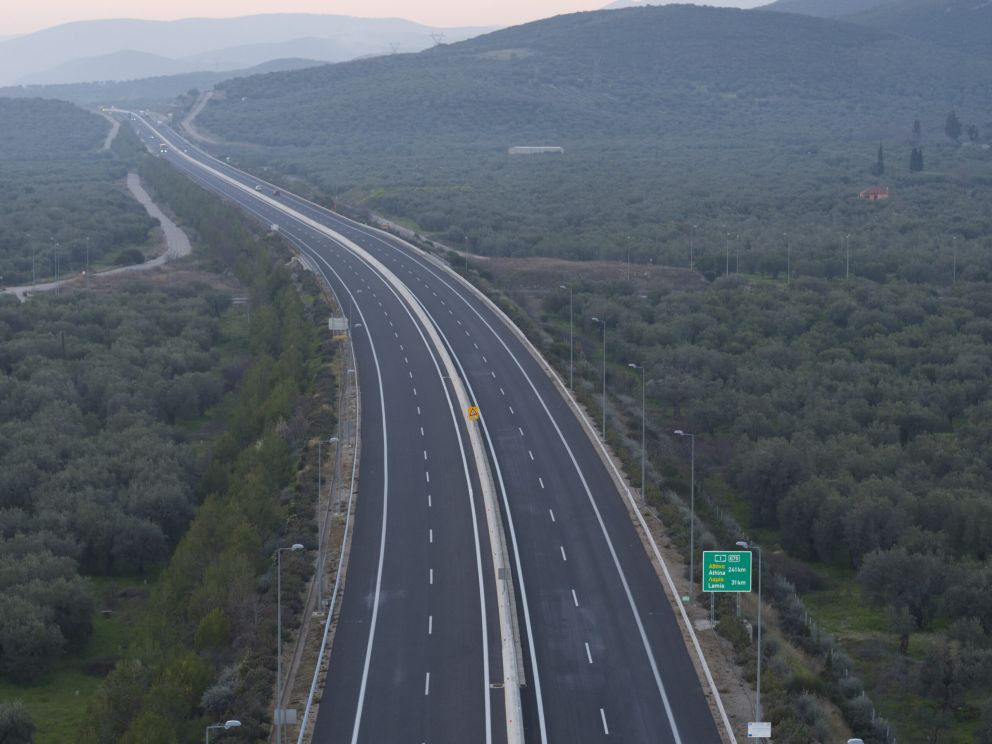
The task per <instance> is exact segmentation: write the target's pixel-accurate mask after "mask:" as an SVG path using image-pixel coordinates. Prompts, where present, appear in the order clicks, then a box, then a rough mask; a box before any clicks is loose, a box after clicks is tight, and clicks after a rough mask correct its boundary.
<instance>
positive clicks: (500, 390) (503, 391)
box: [493, 375, 506, 395]
mask: <svg viewBox="0 0 992 744" xmlns="http://www.w3.org/2000/svg"><path fill="white" fill-rule="evenodd" d="M495 376H496V375H493V377H495ZM499 394H500V395H506V391H505V390H504V389H503V388H500V389H499Z"/></svg>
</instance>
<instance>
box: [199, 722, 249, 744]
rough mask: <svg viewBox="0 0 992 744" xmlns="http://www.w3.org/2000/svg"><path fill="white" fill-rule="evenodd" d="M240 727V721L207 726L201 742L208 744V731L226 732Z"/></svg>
mask: <svg viewBox="0 0 992 744" xmlns="http://www.w3.org/2000/svg"><path fill="white" fill-rule="evenodd" d="M240 726H241V721H234V720H231V721H225V722H224V723H215V724H213V725H211V726H207V731H206V734H204V738H203V741H204V742H205V744H210V729H224V730H225V731H227V730H228V729H232V728H239V727H240Z"/></svg>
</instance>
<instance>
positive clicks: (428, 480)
mask: <svg viewBox="0 0 992 744" xmlns="http://www.w3.org/2000/svg"><path fill="white" fill-rule="evenodd" d="M424 475H426V476H427V482H428V483H430V482H431V471H430V470H426V471H424Z"/></svg>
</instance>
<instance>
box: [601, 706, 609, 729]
mask: <svg viewBox="0 0 992 744" xmlns="http://www.w3.org/2000/svg"><path fill="white" fill-rule="evenodd" d="M599 717H600V718H602V719H603V733H604V734H606V735H607V736H609V735H610V727H609V726H607V725H606V712H605V711H604V710H603V709H602V708H600V709H599Z"/></svg>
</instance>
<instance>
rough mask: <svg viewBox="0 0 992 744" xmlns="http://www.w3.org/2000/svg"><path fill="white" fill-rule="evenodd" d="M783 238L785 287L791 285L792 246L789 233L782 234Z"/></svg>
mask: <svg viewBox="0 0 992 744" xmlns="http://www.w3.org/2000/svg"><path fill="white" fill-rule="evenodd" d="M782 235H783V236H784V237H785V286H789V284H791V283H792V244H791V243H790V242H789V233H782Z"/></svg>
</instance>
